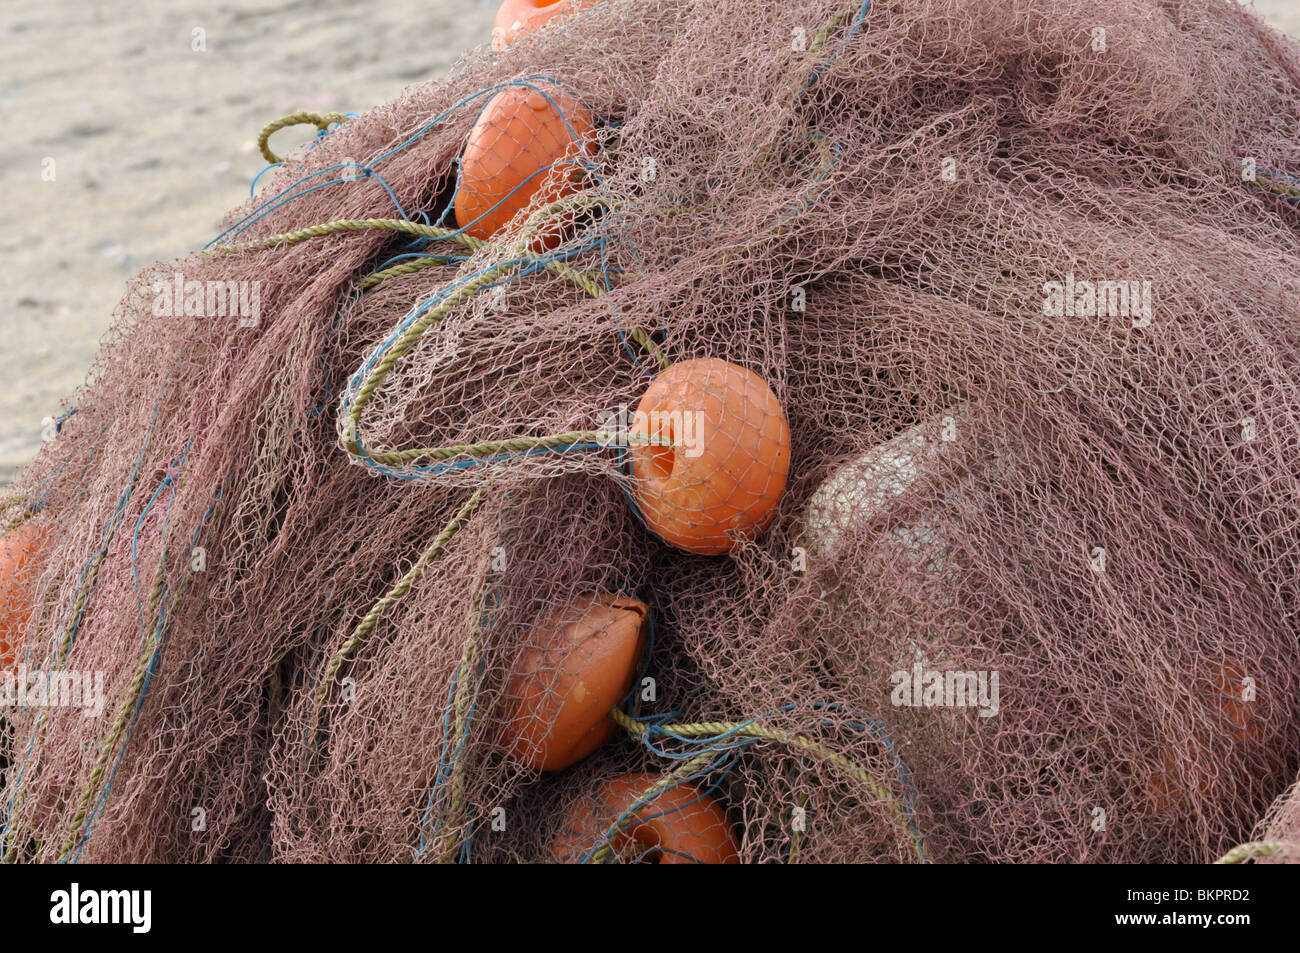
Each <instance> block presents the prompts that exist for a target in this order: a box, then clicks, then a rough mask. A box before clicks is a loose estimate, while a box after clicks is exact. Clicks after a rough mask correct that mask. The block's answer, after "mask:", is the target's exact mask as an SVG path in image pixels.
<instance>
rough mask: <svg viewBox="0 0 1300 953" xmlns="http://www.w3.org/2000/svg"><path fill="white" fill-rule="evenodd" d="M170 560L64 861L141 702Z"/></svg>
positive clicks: (161, 572)
mask: <svg viewBox="0 0 1300 953" xmlns="http://www.w3.org/2000/svg"><path fill="white" fill-rule="evenodd" d="M166 571H167V561H166V559H163V560H160V561H159V563H158V572H157V573H156V574H155V576H154V585H153V592H152V593H150V595H149V620H150V621H149V625H150V628H149V629H147V630H146V633H145V647H144V653H143V654H142V655H141V656H140V660H139V661H138V662H137V663H136V668H135V674H134V675H132V677H131V682H130V684H129V685H128V687H127V693H126V698H124V699H123V700H122V706H121V708H119V709H118V712H117V718H116V719H114V721H113V726H112V728H110V729H109V732H108V737H107V738H106V739H105V740H104V742H103V743H102V744H101V745H100V749H99V759H98V760H97V761H96V762H95V768H94V770H93V771H92V772H91V774H90V778H89V779H88V780H87V782H86V786H85V788H84V789H83V790H82V792H81V798H80V799H79V801H78V802H77V812H76V813H75V814H74V815H73V817H72V823H71V825H70V826H69V828H68V834H67V837H66V839H65V840H64V842H63V854H62V856H61V858H60V861H59V862H60V863H64V862H66V861H67V859H68V857H69V855H70V854H71V853H72V851H73V849H74V848H75V847H76V846H77V837H78V835H79V834H80V832H81V828H82V826H83V825H84V824H85V822H86V814H87V813H88V811H89V810H90V802H91V801H92V800H93V799H94V797H95V793H96V792H97V791H98V790H99V784H100V782H101V781H102V780H103V777H104V773H105V772H106V771H107V770H108V765H109V762H111V761H112V760H113V757H114V755H115V754H116V752H117V749H118V748H119V746H120V745H121V741H122V736H123V735H125V734H126V729H127V726H128V725H130V724H131V719H132V718H133V717H134V714H135V709H136V705H137V704H138V702H139V698H140V692H141V691H142V690H143V689H144V683H145V679H146V678H147V677H148V674H149V664H150V662H151V661H152V660H153V655H154V652H155V650H156V649H157V648H158V632H157V616H158V606H159V603H160V602H161V601H162V592H163V582H164V581H165V579H166Z"/></svg>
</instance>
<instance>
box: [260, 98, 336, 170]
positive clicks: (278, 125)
mask: <svg viewBox="0 0 1300 953" xmlns="http://www.w3.org/2000/svg"><path fill="white" fill-rule="evenodd" d="M347 120H348V117H347V116H345V115H344V114H343V113H313V112H307V111H305V110H303V111H300V112H296V113H290V114H289V115H287V116H281V117H280V118H279V119H275V120H272V121H271V122H268V123H267V124H266V125H265V126H263V127H262V131H261V133H260V134H259V135H258V137H257V151H258V152H260V153H262V158H263V159H265V160H266V161H267V162H269V163H270V164H271V165H275V164H276V163H277V162H283V161H284V160H283V159H281V158H280V157H279V156H277V155H276V154H275V153H274V152H272V151H271V137H272V136H273V135H275V134H276V133H277V132H279V131H280V130H281V129H288V128H289V127H290V126H315V127H316V128H317V129H319V130H320V131H321V132H324V131H325V130H326V129H328V128H329V127H330V126H331V125H333V124H334V123H336V122H338V123H342V122H346V121H347Z"/></svg>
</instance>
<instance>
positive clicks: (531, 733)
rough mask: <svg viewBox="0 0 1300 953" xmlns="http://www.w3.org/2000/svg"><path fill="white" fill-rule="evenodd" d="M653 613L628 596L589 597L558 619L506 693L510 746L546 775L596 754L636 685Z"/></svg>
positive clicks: (527, 654) (523, 659)
mask: <svg viewBox="0 0 1300 953" xmlns="http://www.w3.org/2000/svg"><path fill="white" fill-rule="evenodd" d="M649 619H650V609H649V607H648V606H646V604H645V603H643V602H640V601H638V600H636V599H631V598H628V597H627V596H620V595H614V594H612V593H600V594H599V595H593V596H587V597H586V598H584V599H581V600H579V601H577V602H575V603H574V604H573V605H571V606H570V607H569V608H568V609H567V610H566V611H563V612H561V613H559V614H557V615H556V616H553V617H551V618H550V619H549V620H547V622H546V623H545V624H544V625H542V626H540V627H539V628H538V629H537V630H536V635H535V640H534V642H533V644H531V645H529V646H528V647H527V648H525V649H524V651H523V652H522V653H521V654H520V656H519V662H518V664H517V665H516V666H515V669H514V673H513V676H512V678H511V681H510V686H509V689H508V691H507V695H506V707H507V712H506V722H505V736H506V737H505V741H506V744H507V746H508V747H509V748H510V751H511V753H513V754H514V756H515V757H516V758H518V759H519V760H520V761H522V762H524V763H525V764H527V765H529V766H531V767H534V768H538V769H540V770H542V771H561V770H563V769H564V768H567V767H568V766H569V765H571V764H574V763H576V762H578V761H581V760H582V759H583V758H585V757H586V756H587V755H589V754H591V753H592V752H593V751H595V750H596V749H597V748H599V747H600V746H601V745H603V744H604V743H605V742H606V741H608V740H609V738H610V736H611V735H612V734H613V733H614V730H615V728H616V727H617V726H616V725H615V724H614V721H613V719H611V718H610V717H609V713H610V711H611V709H613V708H614V707H615V706H616V705H618V703H619V702H620V701H622V699H623V696H625V695H626V694H627V693H628V690H629V689H631V687H632V680H633V679H634V678H635V677H636V667H637V662H638V661H639V660H640V658H641V652H642V649H643V648H644V646H645V636H646V629H647V627H648V624H649Z"/></svg>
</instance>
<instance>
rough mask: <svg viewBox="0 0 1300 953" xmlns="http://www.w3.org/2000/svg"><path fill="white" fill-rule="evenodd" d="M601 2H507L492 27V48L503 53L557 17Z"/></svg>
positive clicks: (568, 0)
mask: <svg viewBox="0 0 1300 953" xmlns="http://www.w3.org/2000/svg"><path fill="white" fill-rule="evenodd" d="M599 2H600V0H506V2H505V3H503V4H501V9H500V10H498V11H497V18H496V21H495V22H494V23H493V24H492V48H493V49H497V50H504V49H505V48H506V47H507V46H509V45H510V44H511V43H513V42H514V41H515V40H517V39H519V38H520V37H521V36H523V35H524V34H525V33H533V32H534V31H536V30H540V29H541V28H542V26H543V25H544V24H546V23H548V22H549V21H551V20H553V19H555V17H558V16H564V15H565V14H567V13H577V12H578V11H579V10H583V9H585V8H587V7H594V6H595V5H596V4H597V3H599Z"/></svg>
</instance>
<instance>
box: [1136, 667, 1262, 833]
mask: <svg viewBox="0 0 1300 953" xmlns="http://www.w3.org/2000/svg"><path fill="white" fill-rule="evenodd" d="M1244 687H1245V679H1244V677H1243V675H1242V674H1241V671H1240V669H1238V668H1237V666H1235V665H1233V664H1232V663H1231V662H1227V663H1224V664H1223V665H1220V666H1218V667H1217V668H1216V669H1215V671H1214V674H1213V676H1212V677H1207V678H1206V679H1205V682H1204V685H1203V688H1202V692H1203V693H1204V694H1205V695H1206V696H1207V698H1208V701H1209V706H1210V711H1211V712H1212V713H1213V717H1211V718H1209V719H1208V723H1209V727H1210V728H1211V729H1212V730H1213V731H1214V732H1216V733H1221V734H1227V735H1229V736H1230V737H1231V738H1232V739H1233V741H1234V742H1236V743H1240V744H1258V743H1259V742H1261V741H1263V740H1264V723H1263V719H1262V718H1261V716H1260V714H1259V712H1258V711H1257V710H1256V709H1255V705H1254V702H1253V701H1247V700H1246V698H1245V697H1244V696H1243V689H1244ZM1142 790H1143V794H1144V798H1143V801H1142V808H1143V811H1144V813H1147V814H1167V813H1170V812H1172V811H1176V810H1179V809H1181V808H1182V807H1185V806H1186V805H1187V804H1188V803H1189V802H1190V800H1191V799H1192V798H1193V797H1205V796H1206V795H1208V794H1209V793H1210V778H1209V776H1208V775H1206V774H1204V773H1201V772H1200V771H1199V770H1198V766H1197V764H1196V763H1195V759H1194V758H1192V757H1191V756H1190V755H1188V754H1187V753H1186V752H1181V751H1176V750H1175V749H1173V748H1165V749H1164V750H1163V753H1162V754H1161V756H1160V761H1159V763H1158V764H1157V765H1156V766H1155V770H1154V772H1153V773H1152V776H1151V777H1150V778H1149V779H1148V780H1147V781H1146V783H1145V784H1144V785H1143V788H1142Z"/></svg>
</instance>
